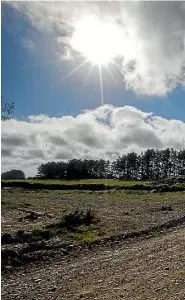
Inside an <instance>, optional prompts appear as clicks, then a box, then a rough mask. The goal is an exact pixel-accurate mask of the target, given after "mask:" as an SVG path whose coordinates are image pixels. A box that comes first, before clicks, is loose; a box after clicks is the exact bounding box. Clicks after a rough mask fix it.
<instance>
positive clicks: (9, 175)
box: [1, 170, 25, 180]
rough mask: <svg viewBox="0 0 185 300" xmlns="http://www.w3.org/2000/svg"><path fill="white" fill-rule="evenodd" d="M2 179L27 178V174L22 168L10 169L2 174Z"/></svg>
mask: <svg viewBox="0 0 185 300" xmlns="http://www.w3.org/2000/svg"><path fill="white" fill-rule="evenodd" d="M1 179H2V180H7V179H9V180H12V179H25V174H24V172H23V171H21V170H10V171H7V172H4V173H2V174H1Z"/></svg>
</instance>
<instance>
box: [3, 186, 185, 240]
mask: <svg viewBox="0 0 185 300" xmlns="http://www.w3.org/2000/svg"><path fill="white" fill-rule="evenodd" d="M184 200H185V192H176V193H161V194H159V193H151V192H144V191H143V192H142V191H140V192H138V191H105V192H88V191H86V192H85V191H81V192H80V191H29V190H24V189H22V190H21V189H14V190H13V189H12V190H11V189H10V190H2V212H1V222H2V223H1V224H2V225H1V230H2V233H5V232H6V233H7V232H8V233H12V232H15V231H17V230H25V231H31V230H34V229H41V228H43V227H44V226H45V225H48V224H51V223H54V222H56V221H57V220H59V219H60V218H61V217H62V216H63V215H65V214H67V213H69V212H73V211H74V210H75V209H76V208H79V209H83V210H86V209H88V208H91V209H92V211H93V212H94V213H95V216H96V217H97V218H99V229H100V230H99V231H100V232H99V233H100V235H101V236H110V235H115V234H118V233H120V232H130V231H132V230H134V231H135V230H140V229H145V228H148V227H149V226H154V225H156V224H159V223H163V222H166V221H168V220H170V219H172V218H174V217H175V216H177V215H179V214H181V213H182V212H184V210H185V201H184ZM163 206H171V210H163V209H162V207H163ZM31 211H34V212H37V213H40V216H39V217H38V218H37V219H36V220H34V221H29V220H27V219H25V220H24V219H23V220H22V221H20V219H21V218H24V217H25V216H26V215H28V214H29V213H30V212H31Z"/></svg>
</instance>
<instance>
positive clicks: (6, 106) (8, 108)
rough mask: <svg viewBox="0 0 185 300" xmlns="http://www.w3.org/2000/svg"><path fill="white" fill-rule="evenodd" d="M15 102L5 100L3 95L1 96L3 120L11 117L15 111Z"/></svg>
mask: <svg viewBox="0 0 185 300" xmlns="http://www.w3.org/2000/svg"><path fill="white" fill-rule="evenodd" d="M14 108H15V103H14V102H12V103H7V102H4V100H3V97H2V96H1V120H2V121H5V120H8V119H9V118H10V116H11V115H12V114H13V113H14Z"/></svg>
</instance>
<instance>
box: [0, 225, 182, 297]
mask: <svg viewBox="0 0 185 300" xmlns="http://www.w3.org/2000/svg"><path fill="white" fill-rule="evenodd" d="M184 236H185V227H179V228H176V229H173V230H172V229H171V230H170V231H167V232H165V233H163V234H160V235H158V236H155V237H150V238H145V239H144V238H142V239H137V238H136V239H133V240H130V241H122V242H119V243H118V244H115V245H113V246H111V247H110V246H108V245H107V247H98V248H95V249H93V250H84V251H82V252H81V253H79V254H76V255H74V254H73V255H72V256H67V257H62V256H60V255H58V256H56V257H55V258H54V259H51V260H50V261H48V262H42V261H41V262H37V263H35V264H34V263H33V264H30V265H26V266H25V267H20V268H17V269H15V270H14V271H13V272H12V271H9V272H6V273H3V276H2V294H1V295H2V299H7V300H8V299H25V300H26V299H29V300H30V299H32V300H34V299H35V300H36V299H39V300H41V299H44V300H52V299H53V300H54V299H55V300H56V299H121V298H122V299H134V300H135V299H156V300H159V299H160V300H163V299H166V300H172V299H173V300H174V299H177V300H182V299H185V256H184V251H185V239H184Z"/></svg>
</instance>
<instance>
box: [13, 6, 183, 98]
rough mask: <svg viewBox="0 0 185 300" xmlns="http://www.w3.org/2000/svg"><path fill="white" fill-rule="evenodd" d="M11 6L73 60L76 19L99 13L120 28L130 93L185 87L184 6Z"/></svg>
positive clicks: (123, 69)
mask: <svg viewBox="0 0 185 300" xmlns="http://www.w3.org/2000/svg"><path fill="white" fill-rule="evenodd" d="M10 5H11V6H13V7H14V8H15V9H16V10H18V11H19V12H21V13H22V14H23V15H24V16H26V18H27V19H28V20H29V21H30V23H31V25H32V26H33V27H35V28H36V29H37V30H39V31H40V32H42V33H44V34H48V35H49V36H50V37H52V38H53V39H54V40H56V45H58V46H59V44H61V43H62V44H63V45H64V47H63V48H59V49H58V50H57V52H56V53H58V52H59V53H60V51H61V52H62V51H64V49H68V53H70V57H71V55H72V49H70V37H71V35H72V34H73V32H74V30H75V22H76V20H79V19H80V18H82V17H83V16H84V17H87V16H92V15H96V16H97V17H98V18H100V19H101V20H102V21H103V20H105V21H109V22H110V24H111V23H112V24H115V23H116V24H119V26H120V28H121V30H122V37H121V38H122V39H123V43H124V45H125V47H123V53H122V58H121V60H122V63H121V73H122V76H123V83H124V85H125V87H126V88H127V89H130V90H133V91H134V92H135V93H137V94H144V95H158V96H164V95H165V94H166V93H167V92H170V91H172V90H173V89H174V88H175V87H176V86H177V84H181V85H182V86H185V18H184V15H185V4H184V2H177V1H174V2H156V1H150V2H139V1H135V2H133V1H129V2H127V1H126V2H114V1H112V2H111V1H109V2H104V1H103V2H95V1H93V2H73V1H67V2H66V1H65V2H58V1H55V2H35V1H33V2H29V1H27V2H21V1H20V2H12V3H11V4H10ZM110 39H111V36H110ZM65 46H67V48H65ZM56 53H55V54H56ZM73 54H74V53H73ZM57 55H58V54H57ZM63 55H64V53H61V57H65V55H64V56H63ZM67 57H68V56H67Z"/></svg>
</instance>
